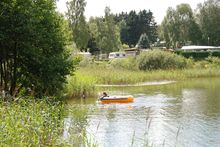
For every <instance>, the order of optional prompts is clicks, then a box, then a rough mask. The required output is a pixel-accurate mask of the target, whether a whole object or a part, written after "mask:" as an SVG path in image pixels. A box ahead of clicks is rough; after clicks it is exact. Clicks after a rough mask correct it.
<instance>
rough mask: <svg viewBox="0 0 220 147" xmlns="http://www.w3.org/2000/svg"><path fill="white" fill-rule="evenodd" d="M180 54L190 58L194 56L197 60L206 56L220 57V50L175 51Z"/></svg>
mask: <svg viewBox="0 0 220 147" xmlns="http://www.w3.org/2000/svg"><path fill="white" fill-rule="evenodd" d="M175 53H177V54H178V55H182V56H183V57H186V58H190V57H192V58H193V59H195V60H202V59H205V58H208V57H209V56H210V57H220V52H219V51H203V52H195V51H192V52H189V51H188V52H183V51H181V50H177V51H175Z"/></svg>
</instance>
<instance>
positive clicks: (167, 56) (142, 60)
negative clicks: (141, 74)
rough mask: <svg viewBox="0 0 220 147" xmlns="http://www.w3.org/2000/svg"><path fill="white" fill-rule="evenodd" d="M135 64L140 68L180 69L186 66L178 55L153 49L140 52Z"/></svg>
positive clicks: (183, 59)
mask: <svg viewBox="0 0 220 147" xmlns="http://www.w3.org/2000/svg"><path fill="white" fill-rule="evenodd" d="M137 65H138V67H139V69H140V70H155V69H181V68H185V67H186V66H187V61H186V59H185V58H184V57H181V56H179V55H176V54H173V53H170V52H165V51H159V50H154V51H149V52H145V53H141V54H140V56H138V57H137Z"/></svg>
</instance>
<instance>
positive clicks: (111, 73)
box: [77, 67, 220, 84]
mask: <svg viewBox="0 0 220 147" xmlns="http://www.w3.org/2000/svg"><path fill="white" fill-rule="evenodd" d="M77 72H78V74H80V75H81V76H85V77H87V78H89V77H90V78H91V79H95V80H94V83H96V84H135V83H139V82H146V81H156V80H185V79H190V78H201V77H218V76H219V77H220V67H215V68H214V67H213V68H212V67H209V68H200V69H198V68H189V69H177V70H156V71H148V72H147V71H129V70H123V69H114V70H113V69H108V68H106V69H102V68H98V67H96V68H95V70H94V68H81V69H80V70H78V71H77Z"/></svg>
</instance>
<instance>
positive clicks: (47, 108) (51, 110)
mask: <svg viewBox="0 0 220 147" xmlns="http://www.w3.org/2000/svg"><path fill="white" fill-rule="evenodd" d="M28 99H29V100H19V101H18V102H11V103H9V102H2V101H0V119H1V122H0V125H1V126H2V127H1V133H0V140H1V143H0V144H1V146H11V145H12V146H13V145H17V146H36V145H37V146H53V145H56V144H58V143H59V142H58V140H59V139H60V133H61V132H62V128H63V116H64V114H63V113H64V105H63V104H62V103H60V102H54V103H50V102H49V100H48V101H46V100H43V101H36V100H33V99H32V100H31V99H30V98H28Z"/></svg>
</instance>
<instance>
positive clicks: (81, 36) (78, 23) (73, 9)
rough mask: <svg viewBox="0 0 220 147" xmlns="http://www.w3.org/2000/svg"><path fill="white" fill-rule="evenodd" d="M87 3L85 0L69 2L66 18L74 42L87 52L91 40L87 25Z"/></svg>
mask: <svg viewBox="0 0 220 147" xmlns="http://www.w3.org/2000/svg"><path fill="white" fill-rule="evenodd" d="M85 7H86V2H85V1H84V0H72V1H68V2H67V10H68V11H67V13H66V16H67V18H68V21H69V26H70V28H71V30H72V36H73V41H74V42H75V43H76V46H77V47H78V48H80V49H81V50H83V49H84V50H85V49H86V47H87V44H88V41H89V39H90V35H89V27H88V25H87V23H86V20H85V16H84V11H85Z"/></svg>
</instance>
